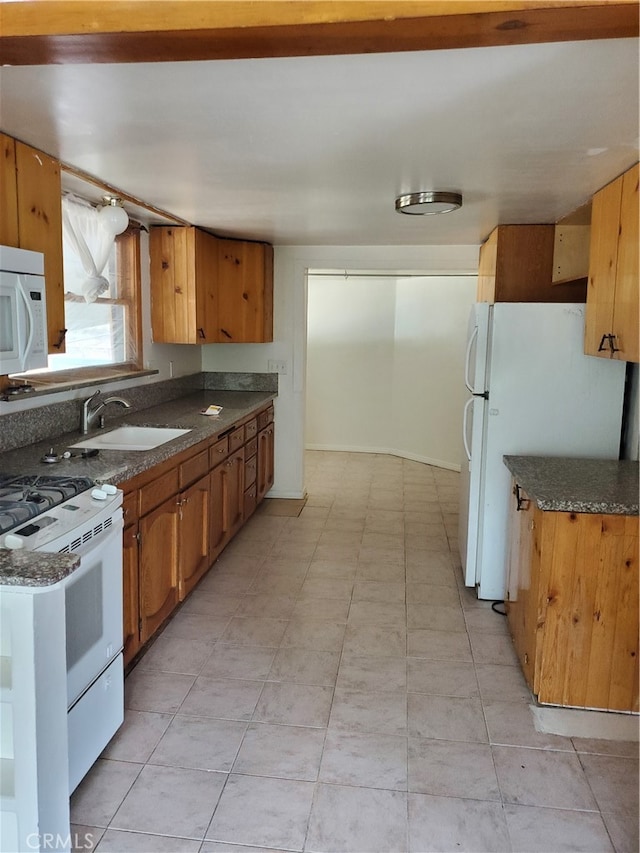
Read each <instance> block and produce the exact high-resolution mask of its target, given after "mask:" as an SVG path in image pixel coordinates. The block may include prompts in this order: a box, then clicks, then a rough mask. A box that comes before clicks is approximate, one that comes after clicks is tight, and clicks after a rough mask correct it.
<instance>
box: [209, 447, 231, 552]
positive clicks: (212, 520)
mask: <svg viewBox="0 0 640 853" xmlns="http://www.w3.org/2000/svg"><path fill="white" fill-rule="evenodd" d="M226 478H227V469H226V467H225V464H224V462H222V463H220V465H218V466H217V467H216V468H214V469H213V470H212V472H211V481H210V490H211V491H210V494H211V505H210V507H211V508H210V513H209V530H210V533H209V554H210V557H211V562H212V563H213V562H214V560H216V559H217V558H218V556H219V555H220V553H221V552H222V549H223V548H224V546H225V545H226V544H227V540H226V532H227V527H226V511H225V480H226Z"/></svg>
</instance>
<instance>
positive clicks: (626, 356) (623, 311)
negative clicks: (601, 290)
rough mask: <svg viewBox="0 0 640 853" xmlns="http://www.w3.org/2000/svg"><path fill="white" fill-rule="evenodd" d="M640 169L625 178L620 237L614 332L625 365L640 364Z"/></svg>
mask: <svg viewBox="0 0 640 853" xmlns="http://www.w3.org/2000/svg"><path fill="white" fill-rule="evenodd" d="M639 169H640V167H639V166H637V165H636V166H634V168H633V169H629V171H628V172H625V174H624V175H623V176H622V194H621V199H620V229H619V236H618V262H617V269H616V289H615V300H614V305H613V332H614V334H615V336H616V346H618V347H619V350H620V351H619V352H617V353H616V358H619V359H622V360H623V361H635V362H638V361H640V328H639V325H638V315H639V313H640V303H639V301H638V299H639V297H638V245H639V244H640V240H639V239H638V176H639V174H640V172H639Z"/></svg>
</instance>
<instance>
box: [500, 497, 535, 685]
mask: <svg viewBox="0 0 640 853" xmlns="http://www.w3.org/2000/svg"><path fill="white" fill-rule="evenodd" d="M537 521H538V520H537V519H536V510H535V509H534V507H533V504H532V503H531V501H530V500H529V499H528V498H527V496H526V494H525V493H524V492H523V491H522V490H521V489H520V487H519V486H518V485H517V484H514V486H513V499H512V502H511V512H510V527H509V534H510V548H509V569H508V580H507V600H506V602H505V605H506V610H507V620H508V622H509V630H510V631H511V637H512V639H513V645H514V647H515V650H516V654H517V655H518V658H519V660H520V665H521V667H522V672H523V673H524V677H525V679H526V681H527V684H528V685H529V687H530V688H531V690H533V689H534V683H535V666H536V643H537V632H538V580H539V565H538V563H539V560H538V558H537V555H536V549H535V544H534V542H535V533H536V523H537ZM538 556H539V555H538Z"/></svg>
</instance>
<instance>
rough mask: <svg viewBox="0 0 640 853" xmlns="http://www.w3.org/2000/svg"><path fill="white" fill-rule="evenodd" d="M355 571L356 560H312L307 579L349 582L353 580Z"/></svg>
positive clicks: (356, 566)
mask: <svg viewBox="0 0 640 853" xmlns="http://www.w3.org/2000/svg"><path fill="white" fill-rule="evenodd" d="M357 569H358V563H357V561H356V560H312V561H311V563H310V564H309V571H308V572H307V578H337V579H338V580H349V581H351V580H353V579H354V578H355V576H356V571H357Z"/></svg>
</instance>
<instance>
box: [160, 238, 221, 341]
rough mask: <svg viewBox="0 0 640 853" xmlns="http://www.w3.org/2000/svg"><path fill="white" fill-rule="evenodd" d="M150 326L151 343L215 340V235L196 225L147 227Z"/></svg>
mask: <svg viewBox="0 0 640 853" xmlns="http://www.w3.org/2000/svg"><path fill="white" fill-rule="evenodd" d="M149 246H150V253H151V327H152V331H153V340H154V342H155V343H165V344H204V343H213V342H214V340H215V335H214V332H215V326H214V315H215V279H216V274H217V240H216V238H215V237H213V236H212V235H211V234H207V233H206V232H205V231H200V230H198V229H197V228H194V227H179V226H176V227H174V226H160V227H156V228H152V229H151V233H150V237H149Z"/></svg>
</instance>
